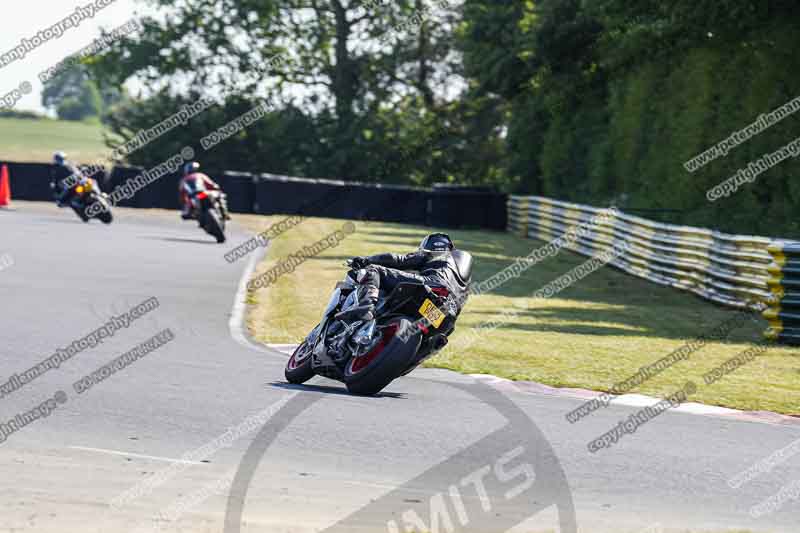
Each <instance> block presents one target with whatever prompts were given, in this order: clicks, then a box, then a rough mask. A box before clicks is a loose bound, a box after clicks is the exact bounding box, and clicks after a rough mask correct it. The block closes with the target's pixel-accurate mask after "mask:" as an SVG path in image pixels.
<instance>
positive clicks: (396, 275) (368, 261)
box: [350, 233, 467, 319]
mask: <svg viewBox="0 0 800 533" xmlns="http://www.w3.org/2000/svg"><path fill="white" fill-rule="evenodd" d="M454 249H455V247H454V245H453V241H452V240H451V239H450V236H449V235H447V234H445V233H431V234H430V235H428V236H427V237H425V238H424V239H422V242H421V243H420V245H419V249H418V250H417V251H416V252H411V253H409V254H405V255H398V254H392V253H385V254H378V255H372V256H369V257H354V258H353V259H352V260H351V263H350V264H351V266H352V267H353V268H354V269H359V270H358V271H357V272H356V273H355V276H354V277H355V280H356V281H357V282H358V283H359V284H360V285H361V287H360V289H361V292H360V294H359V295H360V296H361V298H359V301H360V302H361V304H362V305H360V306H359V311H358V318H359V319H370V318H371V316H372V315H374V311H375V304H376V303H377V301H378V291H379V290H380V289H384V290H386V291H391V290H392V289H394V288H395V287H396V286H397V284H398V283H401V282H419V283H423V284H425V285H427V286H428V287H430V288H432V289H433V288H436V287H443V288H446V289H447V290H448V291H449V292H450V295H451V296H452V297H453V298H454V299H455V301H456V302H457V305H458V307H459V308H460V307H461V306H462V305H463V303H464V301H465V299H466V296H467V294H466V293H467V289H466V288H464V287H462V285H461V283H459V281H458V280H459V276H458V270H457V267H456V263H455V260H454V259H453V256H452V251H453V250H454ZM408 270H415V271H417V272H419V273H418V274H415V273H413V272H408Z"/></svg>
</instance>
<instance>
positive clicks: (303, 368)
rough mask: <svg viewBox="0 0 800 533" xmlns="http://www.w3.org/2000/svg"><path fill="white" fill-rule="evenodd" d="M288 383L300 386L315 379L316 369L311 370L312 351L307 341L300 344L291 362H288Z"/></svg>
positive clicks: (290, 359) (286, 373) (286, 374)
mask: <svg viewBox="0 0 800 533" xmlns="http://www.w3.org/2000/svg"><path fill="white" fill-rule="evenodd" d="M283 373H284V375H285V376H286V381H288V382H289V383H294V384H296V385H299V384H301V383H305V382H306V381H308V380H309V379H311V378H313V377H314V369H313V368H311V349H310V348H309V346H308V343H307V342H306V341H303V342H302V343H300V346H298V347H297V348H295V350H294V353H292V355H291V357H289V360H288V361H287V362H286V370H284V372H283Z"/></svg>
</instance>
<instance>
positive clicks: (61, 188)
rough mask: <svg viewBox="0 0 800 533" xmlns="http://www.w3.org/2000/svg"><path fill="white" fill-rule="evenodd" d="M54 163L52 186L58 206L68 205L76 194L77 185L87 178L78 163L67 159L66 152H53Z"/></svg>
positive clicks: (51, 178)
mask: <svg viewBox="0 0 800 533" xmlns="http://www.w3.org/2000/svg"><path fill="white" fill-rule="evenodd" d="M53 165H55V166H54V167H53V169H52V171H51V174H50V188H52V189H53V196H54V197H55V200H56V203H58V207H67V206H69V205H70V200H72V198H73V196H75V185H77V184H78V183H80V182H81V181H83V180H84V179H85V177H84V175H83V173H82V172H81V170H80V169H79V168H78V166H77V165H75V164H74V163H72V162H70V161H68V160H67V155H66V154H65V153H64V152H56V153H55V154H53Z"/></svg>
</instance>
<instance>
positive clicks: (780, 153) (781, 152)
mask: <svg viewBox="0 0 800 533" xmlns="http://www.w3.org/2000/svg"><path fill="white" fill-rule="evenodd" d="M798 155H800V137H798V138H797V139H795V140H793V141H792V142H790V143H789V144H787V145H785V146H782V147H781V148H779V149H778V150H776V151H774V152H772V153H769V154H765V155H764V156H762V157H760V158H758V159H757V160H755V161H751V162H750V163H749V164H748V165H747V168H740V169H739V170H738V171H736V174H735V175H733V176H731V177H730V178H728V179H726V180H725V181H723V182H722V183H720V184H719V185H716V186H714V187H712V188H711V189H709V190H708V191H707V192H706V199H708V201H709V202H715V201H717V200H719V199H720V198H722V197H723V196H724V197H725V198H727V197H728V196H730V195H731V194H733V193H735V192H736V191H737V190H739V188H740V187H741V186H742V185H744V184H745V183H753V182H755V181H756V178H758V176H760V175H761V174H763V173H764V172H766V171H767V170H769V169H771V168H772V167H774V166H777V165H778V164H780V163H782V162H783V161H786V160H787V159H790V158H792V157H797V156H798Z"/></svg>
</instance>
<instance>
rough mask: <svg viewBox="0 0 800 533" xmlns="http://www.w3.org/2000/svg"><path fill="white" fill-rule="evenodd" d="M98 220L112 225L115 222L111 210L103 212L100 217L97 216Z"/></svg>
mask: <svg viewBox="0 0 800 533" xmlns="http://www.w3.org/2000/svg"><path fill="white" fill-rule="evenodd" d="M97 218H98V220H100V222H102V223H103V224H111V223H112V222H113V221H114V215H112V214H111V210H110V209H109V210H107V211H103V212H102V213H100V214H99V215H97Z"/></svg>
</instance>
